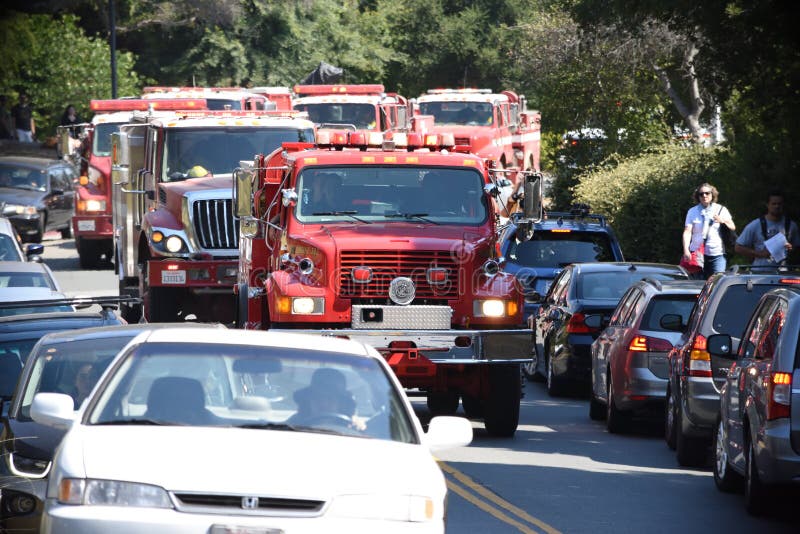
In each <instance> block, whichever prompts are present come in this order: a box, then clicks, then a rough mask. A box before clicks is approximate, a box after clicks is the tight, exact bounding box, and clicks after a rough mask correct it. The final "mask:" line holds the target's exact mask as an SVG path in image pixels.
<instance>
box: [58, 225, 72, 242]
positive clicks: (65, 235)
mask: <svg viewBox="0 0 800 534" xmlns="http://www.w3.org/2000/svg"><path fill="white" fill-rule="evenodd" d="M59 232H60V233H61V239H69V238H71V237H72V221H70V222H69V224H67V227H66V228H62V229H60V230H59Z"/></svg>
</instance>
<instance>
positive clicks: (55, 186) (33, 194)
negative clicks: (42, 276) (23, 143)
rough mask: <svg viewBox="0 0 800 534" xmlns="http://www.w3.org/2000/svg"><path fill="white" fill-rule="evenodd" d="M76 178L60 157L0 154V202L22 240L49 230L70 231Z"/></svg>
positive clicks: (36, 238)
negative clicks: (48, 157)
mask: <svg viewBox="0 0 800 534" xmlns="http://www.w3.org/2000/svg"><path fill="white" fill-rule="evenodd" d="M76 179H77V173H76V172H75V168H74V167H73V166H72V165H71V164H69V163H68V162H66V161H64V160H50V159H47V158H38V157H28V156H1V157H0V202H4V203H5V205H4V207H3V215H4V216H5V217H7V218H8V219H9V220H10V221H11V224H13V225H14V228H15V229H16V230H17V232H18V233H19V235H20V237H22V239H23V240H24V241H32V242H34V243H40V242H41V241H42V236H43V235H44V233H45V232H47V231H49V230H59V231H60V232H61V236H62V237H64V238H67V237H70V236H71V235H72V211H73V203H74V201H75V194H74V192H73V189H72V185H73V183H74V181H75V180H76Z"/></svg>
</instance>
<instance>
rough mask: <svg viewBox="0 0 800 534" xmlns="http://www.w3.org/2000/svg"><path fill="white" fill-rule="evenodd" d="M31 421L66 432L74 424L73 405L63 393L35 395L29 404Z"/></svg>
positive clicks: (70, 399) (70, 398)
mask: <svg viewBox="0 0 800 534" xmlns="http://www.w3.org/2000/svg"><path fill="white" fill-rule="evenodd" d="M31 419H33V420H34V421H36V422H37V423H40V424H43V425H47V426H51V427H55V428H60V429H64V430H67V429H69V427H70V426H72V424H73V422H75V420H76V419H75V403H74V401H73V400H72V397H70V396H69V395H65V394H64V393H37V394H36V396H35V397H33V403H32V404H31Z"/></svg>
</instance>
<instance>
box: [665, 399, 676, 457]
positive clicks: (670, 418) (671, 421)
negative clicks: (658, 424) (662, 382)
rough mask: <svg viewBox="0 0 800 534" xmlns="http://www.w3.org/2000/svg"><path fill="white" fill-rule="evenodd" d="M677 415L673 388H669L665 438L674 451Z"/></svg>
mask: <svg viewBox="0 0 800 534" xmlns="http://www.w3.org/2000/svg"><path fill="white" fill-rule="evenodd" d="M677 417H678V414H677V405H676V404H675V397H674V396H673V395H672V390H671V389H669V388H667V403H666V410H665V413H664V439H665V440H666V442H667V446H668V447H669V448H670V449H672V450H673V451H674V450H675V440H676V436H675V421H676V420H677Z"/></svg>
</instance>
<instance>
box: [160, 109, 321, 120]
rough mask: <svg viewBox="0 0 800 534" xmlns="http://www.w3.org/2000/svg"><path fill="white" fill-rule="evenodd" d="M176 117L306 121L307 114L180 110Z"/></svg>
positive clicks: (263, 110)
mask: <svg viewBox="0 0 800 534" xmlns="http://www.w3.org/2000/svg"><path fill="white" fill-rule="evenodd" d="M175 115H176V117H178V118H182V119H197V118H201V119H202V118H233V117H251V118H256V119H258V118H261V119H263V118H269V117H275V118H281V117H285V118H290V119H295V118H297V119H307V118H308V112H306V111H286V110H275V109H258V110H254V109H244V110H242V109H214V110H198V111H189V110H180V111H179V112H178V113H176V114H175Z"/></svg>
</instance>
